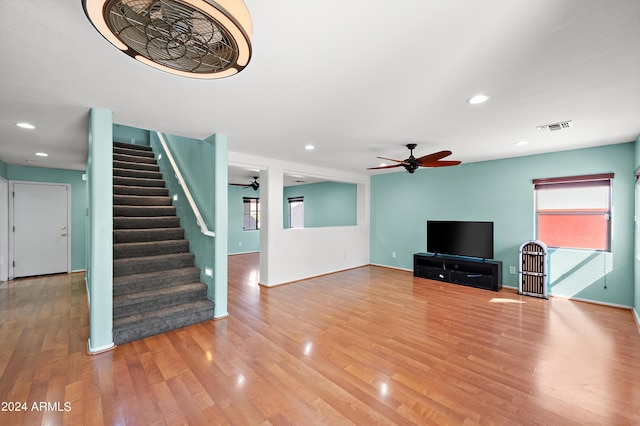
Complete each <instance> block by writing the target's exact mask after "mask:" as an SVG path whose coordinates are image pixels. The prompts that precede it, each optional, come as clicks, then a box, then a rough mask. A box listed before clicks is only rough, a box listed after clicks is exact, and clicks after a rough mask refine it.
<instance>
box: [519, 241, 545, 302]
mask: <svg viewBox="0 0 640 426" xmlns="http://www.w3.org/2000/svg"><path fill="white" fill-rule="evenodd" d="M519 276H520V282H519V283H518V293H519V294H524V295H526V296H534V297H544V298H545V299H547V298H548V297H549V295H548V290H547V287H548V280H549V256H548V254H547V246H546V244H545V243H543V242H542V241H525V242H524V243H522V245H521V246H520V274H519Z"/></svg>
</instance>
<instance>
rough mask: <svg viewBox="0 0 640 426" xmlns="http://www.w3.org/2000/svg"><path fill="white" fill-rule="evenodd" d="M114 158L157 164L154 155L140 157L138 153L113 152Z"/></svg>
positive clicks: (130, 161)
mask: <svg viewBox="0 0 640 426" xmlns="http://www.w3.org/2000/svg"><path fill="white" fill-rule="evenodd" d="M113 159H114V160H117V161H126V162H129V163H144V164H156V159H155V158H154V157H140V156H138V155H130V154H119V153H117V152H114V153H113Z"/></svg>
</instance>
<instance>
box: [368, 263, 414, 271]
mask: <svg viewBox="0 0 640 426" xmlns="http://www.w3.org/2000/svg"><path fill="white" fill-rule="evenodd" d="M364 266H366V265H364ZM369 266H377V267H379V268H387V269H394V270H396V271H405V272H413V269H407V268H401V267H399V266H389V265H382V264H380V263H370V264H369Z"/></svg>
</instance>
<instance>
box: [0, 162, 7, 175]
mask: <svg viewBox="0 0 640 426" xmlns="http://www.w3.org/2000/svg"><path fill="white" fill-rule="evenodd" d="M0 177H3V178H5V179H7V163H5V162H4V161H2V160H0Z"/></svg>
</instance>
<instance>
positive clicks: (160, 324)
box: [113, 300, 215, 345]
mask: <svg viewBox="0 0 640 426" xmlns="http://www.w3.org/2000/svg"><path fill="white" fill-rule="evenodd" d="M214 307H215V305H214V303H213V302H212V301H210V300H202V301H198V302H193V303H185V304H182V305H177V306H172V307H169V308H164V309H159V310H157V311H153V312H147V313H144V314H136V315H129V316H127V317H124V318H119V319H117V320H114V321H113V341H114V343H115V344H116V345H121V344H123V343H126V342H131V341H133V340H137V339H142V338H144V337H148V336H153V335H155V334H160V333H164V332H167V331H170V330H174V329H177V328H182V327H186V326H188V325H192V324H196V323H199V322H203V321H207V320H211V319H213V315H214Z"/></svg>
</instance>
